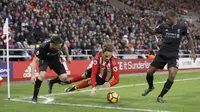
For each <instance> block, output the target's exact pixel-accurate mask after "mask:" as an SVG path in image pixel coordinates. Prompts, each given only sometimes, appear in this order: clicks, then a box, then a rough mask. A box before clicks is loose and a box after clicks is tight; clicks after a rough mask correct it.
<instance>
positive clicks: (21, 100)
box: [11, 77, 200, 112]
mask: <svg viewBox="0 0 200 112" xmlns="http://www.w3.org/2000/svg"><path fill="white" fill-rule="evenodd" d="M199 79H200V77H197V78H186V79H177V80H175V82H182V81H190V80H199ZM164 82H165V81H159V82H154V84H159V83H164ZM143 85H147V84H146V83H141V84H130V85H123V86H115V87H111V88H126V87H131V86H143ZM107 89H110V88H100V89H98V90H99V91H100V90H107ZM88 91H91V90H90V89H89V90H82V91H75V92H70V93H55V94H51V95H42V96H39V98H43V99H45V100H44V101H43V102H41V103H42V104H57V105H67V106H79V107H91V108H105V109H117V110H137V111H144V112H169V111H162V110H150V109H137V108H121V107H107V106H97V105H85V104H70V103H55V102H52V101H54V98H49V97H48V96H55V95H65V94H74V93H82V92H88ZM30 98H31V97H22V98H14V99H11V100H12V101H20V102H27V103H31V101H27V100H23V99H30Z"/></svg>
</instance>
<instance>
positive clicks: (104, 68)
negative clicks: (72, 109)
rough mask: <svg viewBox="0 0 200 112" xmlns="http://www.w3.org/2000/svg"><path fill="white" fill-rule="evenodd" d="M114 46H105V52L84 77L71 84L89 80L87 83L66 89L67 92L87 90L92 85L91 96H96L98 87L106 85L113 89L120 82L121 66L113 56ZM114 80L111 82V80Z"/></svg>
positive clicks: (72, 80)
mask: <svg viewBox="0 0 200 112" xmlns="http://www.w3.org/2000/svg"><path fill="white" fill-rule="evenodd" d="M113 50H114V48H113V46H112V45H111V44H105V45H104V47H103V50H102V51H101V52H99V53H97V54H96V56H95V57H94V59H93V64H92V67H90V66H89V67H88V68H87V70H86V71H85V73H84V74H83V75H80V76H77V77H74V78H72V79H71V80H70V83H71V82H76V81H80V80H82V79H85V78H89V79H87V80H86V81H83V82H82V83H80V84H78V85H75V86H74V85H73V86H72V87H70V88H66V89H65V92H70V91H74V90H77V89H81V88H85V87H88V86H90V85H92V91H91V95H92V96H95V95H96V90H97V89H96V85H103V84H104V85H105V86H106V87H111V86H114V85H116V84H117V83H118V82H119V64H118V61H117V58H115V57H114V56H113ZM113 77H114V79H113V80H112V81H111V79H112V78H113Z"/></svg>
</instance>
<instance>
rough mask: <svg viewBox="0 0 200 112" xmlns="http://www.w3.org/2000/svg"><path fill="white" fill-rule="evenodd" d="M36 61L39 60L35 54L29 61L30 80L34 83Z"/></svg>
mask: <svg viewBox="0 0 200 112" xmlns="http://www.w3.org/2000/svg"><path fill="white" fill-rule="evenodd" d="M37 61H39V58H38V57H37V56H35V57H34V58H33V60H32V62H31V82H32V83H33V84H35V81H36V77H35V73H34V72H35V68H36V64H37Z"/></svg>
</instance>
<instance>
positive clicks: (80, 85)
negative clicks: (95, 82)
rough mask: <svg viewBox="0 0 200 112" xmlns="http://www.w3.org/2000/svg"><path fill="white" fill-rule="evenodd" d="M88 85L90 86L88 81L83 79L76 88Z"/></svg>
mask: <svg viewBox="0 0 200 112" xmlns="http://www.w3.org/2000/svg"><path fill="white" fill-rule="evenodd" d="M88 86H90V85H89V84H88V81H84V82H82V83H80V84H78V85H76V89H81V88H85V87H88Z"/></svg>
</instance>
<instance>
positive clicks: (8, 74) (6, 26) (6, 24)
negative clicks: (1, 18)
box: [3, 18, 10, 100]
mask: <svg viewBox="0 0 200 112" xmlns="http://www.w3.org/2000/svg"><path fill="white" fill-rule="evenodd" d="M3 33H4V34H5V35H6V51H7V53H6V54H7V56H6V62H7V84H8V100H10V66H9V37H8V35H9V31H8V18H6V22H5V24H4V26H3Z"/></svg>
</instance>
